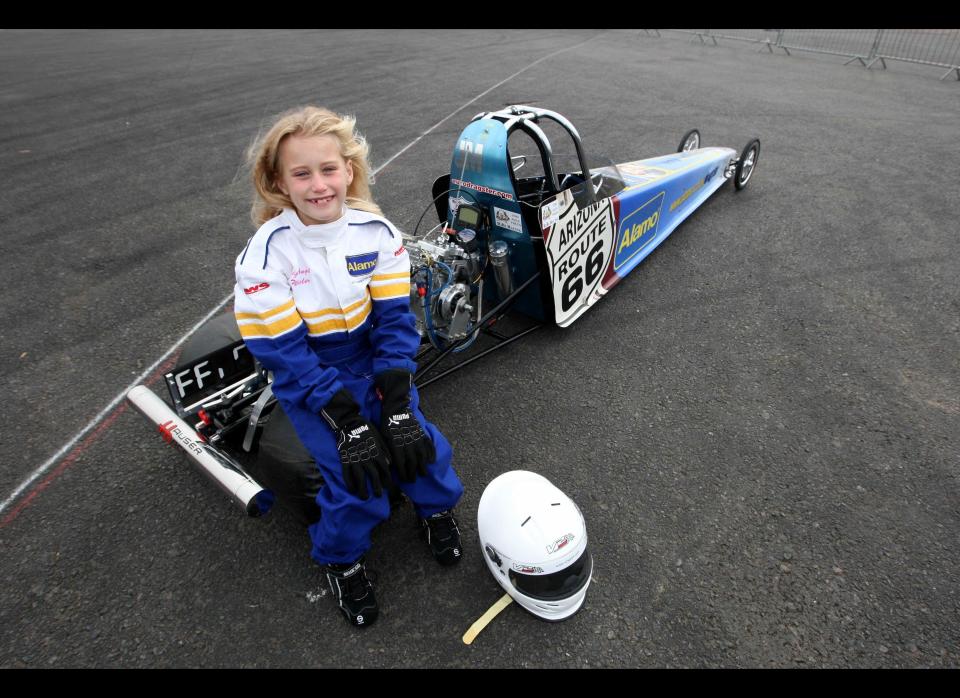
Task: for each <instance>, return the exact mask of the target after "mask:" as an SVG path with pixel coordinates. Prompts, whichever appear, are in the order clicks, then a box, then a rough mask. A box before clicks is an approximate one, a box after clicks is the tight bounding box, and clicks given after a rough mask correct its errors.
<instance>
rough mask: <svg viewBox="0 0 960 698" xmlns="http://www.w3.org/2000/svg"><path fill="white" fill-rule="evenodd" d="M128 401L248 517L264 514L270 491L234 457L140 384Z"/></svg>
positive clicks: (269, 498) (128, 395)
mask: <svg viewBox="0 0 960 698" xmlns="http://www.w3.org/2000/svg"><path fill="white" fill-rule="evenodd" d="M127 400H129V401H130V404H132V405H133V406H134V407H136V408H137V410H138V411H139V412H140V414H142V415H143V416H144V417H146V418H147V421H149V422H150V423H151V424H153V425H155V426H156V427H157V429H158V430H159V431H160V433H161V434H162V435H163V439H164V441H167V442H168V443H173V444H175V445H177V446H179V447H180V448H181V449H182V450H183V451H184V452H185V453H186V454H187V456H188V457H189V458H190V460H191V461H193V463H194V464H196V465H197V466H198V467H199V468H200V470H202V471H203V473H204V474H205V475H207V477H209V478H210V479H211V480H213V481H214V482H215V483H216V484H217V486H218V487H219V488H220V489H222V490H223V491H224V492H226V493H227V495H228V496H229V497H230V498H231V499H232V500H234V501H235V502H237V503H238V504H239V505H240V506H242V507H243V508H244V510H245V511H246V512H247V514H249V515H250V516H261V515H263V514H266V513H267V512H268V511H269V510H270V507H271V506H272V505H273V499H274V496H273V492H271V491H270V490H265V489H264V488H263V487H261V486H260V485H259V484H257V482H256V481H255V480H254V479H253V478H251V477H250V476H249V475H247V474H246V473H245V472H244V471H243V468H242V467H241V466H240V464H239V463H237V462H236V461H235V460H233V459H232V458H230V457H229V456H227V455H226V454H225V453H223V452H221V451H220V450H219V449H216V448H213V447H211V446H210V445H209V444H207V443H206V442H204V441H203V439H202V438H201V437H200V435H199V434H198V433H197V432H196V431H194V430H193V429H192V428H191V427H190V426H189V425H188V424H187V422H186V421H185V420H183V419H182V418H180V417H179V416H177V413H176V412H174V411H173V410H171V409H170V407H169V406H168V405H167V403H165V402H164V401H163V400H161V399H160V398H159V397H157V396H156V394H155V393H154V392H153V391H152V390H150V389H149V388H147V387H146V386H143V385H138V386H136V387H135V388H132V389H131V390H130V392H128V393H127Z"/></svg>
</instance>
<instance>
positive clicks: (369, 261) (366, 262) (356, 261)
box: [345, 252, 379, 276]
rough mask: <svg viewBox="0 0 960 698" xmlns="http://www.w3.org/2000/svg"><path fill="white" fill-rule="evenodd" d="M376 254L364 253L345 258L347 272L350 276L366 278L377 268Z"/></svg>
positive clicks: (377, 254)
mask: <svg viewBox="0 0 960 698" xmlns="http://www.w3.org/2000/svg"><path fill="white" fill-rule="evenodd" d="M378 256H379V253H377V252H364V253H363V254H354V255H350V256H349V257H346V258H345V259H346V262H347V272H349V274H350V276H366V275H367V274H370V273H372V272H373V270H374V269H376V267H377V257H378Z"/></svg>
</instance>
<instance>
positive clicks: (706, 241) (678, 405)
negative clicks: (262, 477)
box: [0, 30, 960, 668]
mask: <svg viewBox="0 0 960 698" xmlns="http://www.w3.org/2000/svg"><path fill="white" fill-rule="evenodd" d="M491 88H492V89H491ZM479 95H482V96H480V98H479V99H475V98H477V97H478V96H479ZM305 103H315V104H321V105H324V106H327V107H330V108H332V109H335V110H339V111H343V112H349V113H352V114H355V115H356V116H357V121H358V125H359V128H360V130H361V131H362V132H363V133H364V134H365V135H366V136H367V138H368V140H369V142H370V143H371V146H372V161H373V165H374V166H375V167H377V166H379V165H380V164H382V163H384V162H386V161H387V160H388V159H389V158H391V157H392V156H393V155H395V154H396V153H398V152H400V151H401V150H403V149H404V148H407V146H410V147H409V149H407V150H405V151H404V152H403V153H402V154H401V155H400V156H399V157H397V159H396V160H393V161H392V162H390V164H389V165H388V166H387V167H385V168H383V170H382V171H381V172H380V173H379V175H378V177H377V182H376V184H375V187H374V195H375V197H376V199H377V201H378V202H379V203H380V204H381V206H382V208H383V209H384V211H385V213H386V215H387V216H388V217H389V218H391V219H392V220H393V221H394V222H395V223H396V224H397V225H399V226H400V227H401V228H404V229H411V228H412V227H413V225H414V224H415V223H416V220H417V218H418V217H419V215H420V213H421V212H422V210H423V209H424V207H425V206H427V205H428V203H429V201H430V185H431V183H432V182H433V180H434V179H435V178H436V177H437V176H439V175H441V174H444V173H446V172H447V171H448V170H449V162H450V156H451V152H452V147H453V144H454V142H455V139H456V137H457V135H458V134H459V132H460V131H461V129H462V128H463V127H464V126H465V125H466V123H467V122H468V121H469V119H470V118H471V117H472V116H473V115H474V114H476V113H478V112H481V111H485V110H493V109H499V108H502V107H504V106H506V105H509V104H515V103H525V104H533V105H536V106H540V107H544V108H548V109H553V110H555V111H559V112H560V113H562V114H564V115H565V116H567V117H568V118H569V119H570V120H571V121H572V122H573V123H574V124H575V125H576V126H577V128H578V129H579V131H580V133H581V134H582V136H583V141H584V146H585V148H586V149H587V151H588V153H590V154H591V156H592V157H594V159H595V160H599V159H602V158H610V159H612V160H614V161H618V162H623V161H628V160H635V159H640V158H644V157H652V156H655V155H662V154H667V153H670V152H672V151H674V150H675V149H676V147H677V144H678V142H679V139H680V137H681V135H682V134H683V133H684V132H686V131H687V130H688V129H690V128H694V127H696V128H698V129H700V131H701V134H702V138H703V145H719V146H728V147H732V148H735V149H737V150H739V149H740V148H741V147H742V146H743V145H745V144H746V143H747V141H748V140H749V139H750V138H752V137H758V138H760V139H761V141H762V152H761V155H760V160H759V163H758V166H757V169H756V171H755V173H754V176H753V178H752V180H751V182H750V185H749V187H748V188H747V189H746V190H744V191H743V192H736V193H735V192H734V191H733V188H732V186H725V187H723V188H722V189H721V190H720V191H719V192H717V193H716V194H715V195H714V196H713V197H712V198H711V199H710V200H709V201H708V202H707V203H706V204H704V205H703V206H702V207H701V209H699V210H698V211H697V212H696V213H695V214H694V215H693V216H692V217H691V218H690V219H689V220H688V221H686V222H685V223H683V224H682V225H681V226H680V227H679V228H678V229H677V230H676V231H675V232H674V234H673V235H672V236H671V237H670V239H668V240H667V241H666V242H665V243H664V244H663V245H661V246H660V247H659V248H658V249H657V250H656V251H655V252H654V253H653V254H652V255H651V256H650V257H649V258H648V259H647V260H645V261H644V262H643V264H642V265H641V266H640V267H638V268H637V270H636V271H634V273H633V274H631V276H630V277H628V278H627V279H626V280H625V281H623V282H622V283H621V284H619V285H618V286H617V287H616V288H615V289H614V290H613V291H612V292H611V293H610V294H608V295H607V296H606V297H605V298H604V299H603V300H602V301H601V302H600V303H599V304H598V305H597V306H596V307H595V308H593V309H591V310H590V312H588V313H587V314H586V315H584V316H583V317H582V318H581V319H579V320H578V321H577V322H576V323H574V324H573V325H572V326H571V327H570V328H568V329H559V328H545V329H541V330H539V331H538V332H535V333H533V334H532V335H531V336H529V337H527V338H525V339H523V340H521V341H520V342H517V343H516V344H514V345H513V346H512V347H511V348H510V349H508V350H506V351H505V352H503V353H501V354H499V355H494V356H493V357H488V358H487V359H485V360H482V361H480V362H478V363H476V364H473V365H472V366H470V367H468V368H465V369H464V370H462V371H461V372H459V373H456V374H453V375H452V376H450V377H448V378H446V379H444V380H443V381H441V382H439V383H437V384H435V385H432V386H429V387H428V388H426V389H425V390H424V391H423V398H424V409H425V412H426V414H427V415H428V416H429V417H430V418H431V420H432V421H434V422H435V423H436V424H437V425H438V426H439V427H440V429H441V430H442V431H443V432H444V433H445V434H446V435H447V436H448V437H449V438H450V440H451V441H452V443H453V445H454V448H455V466H456V468H457V471H458V473H459V474H460V477H461V479H462V480H463V481H464V483H465V485H466V493H465V495H464V497H463V500H462V502H461V504H460V506H459V508H458V513H459V515H460V520H461V524H462V525H461V529H462V531H463V535H464V545H465V551H466V554H465V558H464V560H463V562H462V564H460V565H459V566H457V567H456V568H452V569H446V568H441V567H439V566H438V565H436V563H434V562H433V560H432V559H431V558H430V556H429V553H428V552H427V549H426V547H425V546H424V545H423V544H422V543H421V542H420V541H419V540H418V539H417V538H416V535H415V531H416V528H415V525H414V519H413V514H412V510H411V508H410V507H409V505H407V506H406V507H404V508H401V509H399V510H398V511H396V512H395V514H394V516H393V517H392V518H391V519H390V521H388V522H387V523H386V524H384V525H383V526H381V527H380V528H379V529H377V531H376V533H375V536H374V548H373V550H372V551H371V553H370V555H369V558H368V559H369V566H370V567H371V568H373V569H374V570H376V572H377V577H378V582H377V588H378V596H379V598H380V602H381V617H380V620H379V621H378V623H377V624H376V625H374V626H373V627H371V628H369V629H367V630H365V631H357V630H355V629H352V628H350V627H349V626H348V625H347V624H346V623H345V622H344V621H343V620H342V618H341V617H340V616H339V614H338V612H337V611H336V610H335V608H334V605H333V602H332V600H331V599H330V595H329V591H328V590H326V589H325V587H324V583H323V581H322V579H321V575H320V572H319V569H318V568H317V566H316V565H315V564H314V563H313V562H312V561H311V560H310V559H309V555H308V552H309V540H308V537H307V535H306V532H305V531H303V530H302V529H300V528H299V527H298V525H297V524H296V523H295V521H294V520H293V518H292V517H291V516H289V515H288V514H287V513H286V512H284V511H282V510H279V509H278V510H277V511H275V512H273V513H271V514H270V515H269V516H267V517H265V518H263V519H259V520H258V519H249V518H246V517H245V516H244V515H243V513H242V512H241V511H240V510H239V509H238V508H237V507H235V506H234V505H233V504H231V503H230V502H229V501H228V500H227V499H226V497H225V496H224V495H223V494H221V492H220V491H218V490H217V489H215V488H214V487H213V486H211V485H210V484H209V483H208V482H207V481H206V480H205V479H204V478H203V476H201V475H200V474H199V473H197V472H196V471H195V470H194V469H193V467H192V466H191V465H190V464H189V463H188V462H187V461H186V460H185V459H184V458H183V457H182V456H180V455H179V454H177V453H176V452H174V451H173V450H172V449H171V448H170V447H169V446H167V445H165V444H164V443H163V441H162V440H161V439H160V438H159V435H158V434H156V433H155V430H153V429H151V428H150V426H149V425H148V424H147V423H146V422H145V421H144V420H143V418H142V417H141V416H140V415H139V414H137V413H136V412H135V411H134V410H132V409H128V408H124V407H123V406H122V403H121V406H120V407H117V408H113V409H108V408H109V406H110V405H111V403H112V401H114V400H115V398H117V396H118V395H120V394H121V392H122V391H123V390H124V388H125V387H127V386H128V385H129V384H130V383H131V382H132V381H134V380H135V379H137V378H138V377H141V376H142V377H143V380H144V381H150V382H151V385H152V387H154V388H155V389H157V390H158V391H162V389H163V388H162V385H161V383H160V382H158V381H157V376H156V372H155V371H154V372H152V375H147V376H143V374H144V373H145V372H146V371H147V369H149V368H150V367H151V366H152V365H153V364H155V363H156V362H157V360H158V359H160V358H161V357H162V356H163V355H164V354H165V353H166V352H168V350H169V349H170V348H171V347H172V346H173V345H174V344H175V343H176V342H178V340H180V338H181V337H183V336H184V334H185V333H187V332H188V331H189V330H190V328H192V327H193V326H194V325H195V324H196V323H197V322H198V321H199V320H200V319H201V318H203V317H204V316H205V315H206V314H207V313H208V312H209V311H210V310H212V309H214V308H215V307H216V306H217V305H218V304H220V303H221V301H223V300H224V299H225V298H226V297H227V296H228V294H230V292H231V289H232V285H233V260H234V259H235V257H236V255H237V254H238V253H239V252H240V250H241V249H242V248H243V245H244V244H245V242H246V240H247V238H248V237H249V235H250V234H251V233H252V232H253V226H252V224H251V223H250V221H249V213H248V212H249V204H250V191H249V185H248V182H247V179H246V175H245V173H244V169H243V164H244V151H245V149H246V147H247V146H248V145H249V144H250V143H251V141H252V140H253V138H254V137H255V135H256V134H257V132H258V131H259V130H260V129H262V128H264V127H267V126H268V125H269V124H270V123H271V119H272V117H273V116H274V115H276V114H277V113H279V112H281V111H283V110H285V109H287V108H290V107H293V106H296V105H299V104H305ZM0 107H2V108H0V172H2V173H3V178H2V179H3V183H4V184H3V187H0V211H2V213H3V215H2V216H0V273H2V274H3V277H4V279H5V281H4V289H5V293H4V298H5V302H4V303H3V306H2V309H0V322H2V327H3V331H2V333H0V390H2V395H3V397H4V402H5V406H6V414H5V415H4V419H3V426H2V428H0V499H2V500H4V502H5V503H4V508H3V510H2V511H0V551H2V554H0V666H2V667H8V668H13V667H447V668H459V667H642V668H647V667H808V666H809V667H884V668H890V667H958V666H960V635H958V632H957V628H958V627H960V598H958V593H960V590H958V584H957V579H958V578H960V549H958V546H957V541H958V540H960V507H958V501H960V496H958V495H960V486H958V485H960V483H958V475H960V460H958V452H960V448H958V445H960V438H958V436H957V434H958V433H960V428H958V427H960V399H958V395H960V359H958V357H960V286H958V284H957V278H958V272H960V267H958V261H957V260H958V259H960V238H958V236H957V226H956V202H957V201H958V200H960V181H958V179H957V164H958V162H960V157H958V156H960V151H958V149H957V146H956V125H957V117H958V114H960V86H958V84H957V83H956V82H951V81H943V82H941V81H938V80H937V79H936V77H935V76H931V75H927V74H920V73H918V72H916V71H910V70H904V71H897V70H895V69H891V70H887V71H867V70H864V69H862V68H858V67H856V66H843V65H842V61H841V60H838V59H831V58H829V57H821V56H804V57H790V56H783V55H772V54H769V53H760V52H755V51H752V50H744V49H743V48H742V47H737V46H734V47H727V46H719V47H714V46H705V45H700V44H697V43H692V42H686V41H677V40H669V39H665V38H664V39H658V38H655V37H651V36H647V35H645V34H644V33H643V32H636V31H599V30H582V31H562V30H542V31H529V30H526V31H524V30H509V31H508V30H503V31H499V30H485V31H477V32H473V31H451V30H430V31H388V30H377V31H360V30H352V31H302V32H295V31H277V30H272V31H246V30H223V31H209V30H208V31H184V30H169V31H19V30H16V31H11V30H8V31H3V32H0ZM438 122H442V123H439V125H437V124H438ZM431 127H435V128H433V129H432V130H429V133H426V135H424V133H425V132H426V131H428V129H431ZM167 363H169V362H167ZM98 415H99V417H98ZM87 427H89V429H87ZM85 429H86V431H85ZM79 434H82V438H76V437H77V436H78V435H79ZM58 454H59V455H58ZM518 468H522V469H529V470H535V471H536V472H539V473H541V474H543V475H545V476H547V477H548V478H550V479H551V480H552V481H553V482H554V483H555V484H556V485H558V486H559V487H560V488H561V489H563V490H564V491H565V492H566V493H567V494H569V495H570V496H571V497H572V498H573V499H574V500H575V501H576V502H577V503H578V504H579V506H580V508H581V509H582V511H583V513H584V515H585V518H586V522H587V530H588V534H589V536H590V545H591V548H592V550H593V554H594V557H595V562H596V568H595V574H594V580H593V583H592V585H591V587H590V590H589V593H588V595H587V599H586V603H585V605H584V607H583V608H582V610H581V611H580V612H579V613H578V614H577V615H576V616H574V617H573V618H571V619H570V620H567V621H565V622H562V623H558V624H549V623H545V622H542V621H540V620H538V619H536V618H534V617H533V616H531V615H529V614H526V613H525V612H523V611H522V610H521V609H520V608H518V607H516V605H513V606H511V607H509V608H508V609H507V610H506V611H504V612H503V613H502V614H501V615H500V616H499V617H498V618H497V619H495V620H494V621H493V622H492V623H491V624H490V625H489V626H488V627H487V628H486V629H485V630H484V631H483V632H482V633H481V634H480V636H479V637H478V638H477V640H476V641H475V642H474V643H473V644H472V645H471V646H466V645H464V644H463V643H462V641H461V636H462V635H463V633H464V632H465V631H466V629H467V628H468V627H469V626H470V624H471V623H472V622H473V621H474V620H476V619H477V618H478V617H479V616H480V615H481V614H482V613H483V612H484V611H485V610H486V609H487V608H488V607H489V606H490V605H491V604H492V603H493V602H495V601H496V600H497V599H498V598H499V597H500V596H501V594H502V592H501V590H500V587H499V586H497V585H496V583H495V582H494V580H493V578H492V577H491V576H490V575H489V573H488V572H487V570H486V567H485V565H484V563H483V560H482V559H481V552H480V550H479V546H478V542H477V537H476V510H477V504H478V501H479V498H480V495H481V493H482V492H483V488H484V486H485V485H486V483H488V482H489V481H490V480H492V479H493V478H494V477H496V475H498V474H500V473H501V472H504V471H506V470H511V469H518ZM41 471H42V472H41ZM32 476H36V477H35V479H34V480H33V481H32V483H31V484H30V485H29V486H27V487H25V488H23V490H22V492H20V493H19V494H17V496H15V497H14V496H12V494H13V493H14V492H15V491H16V490H17V489H18V488H20V487H21V485H23V483H25V482H26V481H27V480H28V478H30V477H32Z"/></svg>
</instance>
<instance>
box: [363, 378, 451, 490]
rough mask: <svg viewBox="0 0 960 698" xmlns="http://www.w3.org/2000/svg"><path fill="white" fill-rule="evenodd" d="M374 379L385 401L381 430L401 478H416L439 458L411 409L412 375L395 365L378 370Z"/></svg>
mask: <svg viewBox="0 0 960 698" xmlns="http://www.w3.org/2000/svg"><path fill="white" fill-rule="evenodd" d="M375 382H376V385H377V391H378V392H379V394H380V399H381V400H382V401H383V409H382V416H381V417H380V432H381V433H382V434H383V436H384V437H385V438H386V441H387V447H388V448H389V449H390V457H391V458H392V459H393V464H394V465H396V466H397V473H398V474H399V475H400V479H401V480H403V481H404V482H413V481H414V480H415V479H416V477H417V474H420V475H426V474H427V464H428V463H432V462H433V461H434V460H436V458H437V452H436V449H435V448H434V446H433V442H431V441H430V439H429V437H427V435H426V434H425V433H424V431H423V427H422V426H420V422H419V421H417V418H416V416H415V415H414V414H413V410H411V409H410V388H411V386H412V384H413V378H412V376H411V375H410V373H409V371H403V370H400V369H392V370H389V371H384V372H383V373H381V374H379V375H378V376H377V377H376V380H375Z"/></svg>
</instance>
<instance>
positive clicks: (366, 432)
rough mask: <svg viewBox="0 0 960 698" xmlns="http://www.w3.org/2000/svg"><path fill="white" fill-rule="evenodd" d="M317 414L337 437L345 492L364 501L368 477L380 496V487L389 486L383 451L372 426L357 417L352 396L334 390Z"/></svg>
mask: <svg viewBox="0 0 960 698" xmlns="http://www.w3.org/2000/svg"><path fill="white" fill-rule="evenodd" d="M320 414H321V415H322V416H323V418H324V419H326V420H327V423H328V424H329V425H330V428H331V429H333V431H334V433H335V434H336V436H337V450H338V451H339V452H340V465H341V466H342V467H343V481H344V483H346V485H347V489H348V490H350V492H352V493H353V494H355V495H357V496H358V497H360V499H368V497H369V495H368V494H367V478H368V477H369V478H370V482H371V483H372V484H373V492H374V494H376V496H378V497H379V496H380V495H382V494H383V485H384V484H389V483H390V465H389V463H388V462H387V449H386V447H385V446H384V444H383V438H382V437H381V436H380V434H379V433H378V432H377V430H376V429H375V428H374V426H373V425H372V424H370V422H368V421H367V420H366V419H364V418H363V417H362V416H361V415H360V407H359V406H357V403H356V402H355V401H354V399H353V396H352V395H351V394H350V393H349V392H348V391H347V390H346V389H341V390H339V391H337V392H336V393H335V394H334V396H333V397H332V398H331V399H330V402H328V403H327V405H326V407H324V408H323V409H322V410H320Z"/></svg>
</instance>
